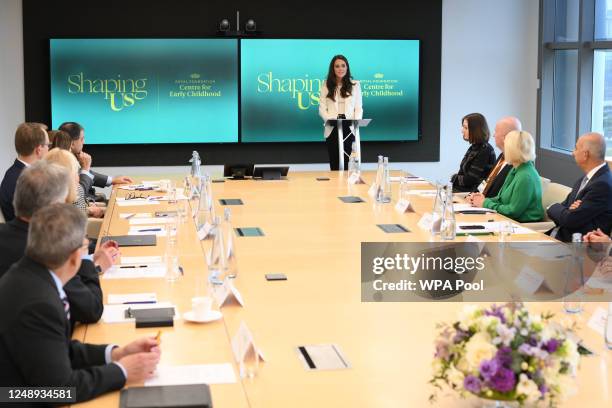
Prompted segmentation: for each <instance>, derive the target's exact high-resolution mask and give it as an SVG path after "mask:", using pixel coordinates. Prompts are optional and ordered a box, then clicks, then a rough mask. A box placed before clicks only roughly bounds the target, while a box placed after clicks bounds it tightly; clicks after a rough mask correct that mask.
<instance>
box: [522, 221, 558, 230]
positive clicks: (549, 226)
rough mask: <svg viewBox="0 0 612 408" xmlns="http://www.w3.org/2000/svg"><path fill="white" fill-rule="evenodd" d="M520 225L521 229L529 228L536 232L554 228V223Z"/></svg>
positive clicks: (524, 223) (543, 222)
mask: <svg viewBox="0 0 612 408" xmlns="http://www.w3.org/2000/svg"><path fill="white" fill-rule="evenodd" d="M520 225H521V227H525V228H529V229H532V230H534V231H538V232H546V231H548V230H549V229H552V228H554V227H555V223H554V222H552V221H542V222H523V223H521V224H520Z"/></svg>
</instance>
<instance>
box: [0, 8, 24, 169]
mask: <svg viewBox="0 0 612 408" xmlns="http://www.w3.org/2000/svg"><path fill="white" fill-rule="evenodd" d="M22 30H23V27H22V19H21V0H0V56H2V57H1V58H0V177H2V176H4V172H5V171H6V169H7V168H8V167H9V166H10V165H11V164H12V162H13V160H15V147H14V137H15V129H17V125H19V124H20V123H21V122H23V121H24V118H25V107H24V96H23V35H22Z"/></svg>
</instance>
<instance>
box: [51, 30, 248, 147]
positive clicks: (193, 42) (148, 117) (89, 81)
mask: <svg viewBox="0 0 612 408" xmlns="http://www.w3.org/2000/svg"><path fill="white" fill-rule="evenodd" d="M50 60H51V119H52V126H53V128H57V127H58V126H59V125H60V124H61V123H62V122H67V121H75V122H79V123H80V124H82V125H83V126H84V127H85V135H86V142H87V143H88V144H123V143H217V142H237V141H238V40H236V39H52V40H51V44H50Z"/></svg>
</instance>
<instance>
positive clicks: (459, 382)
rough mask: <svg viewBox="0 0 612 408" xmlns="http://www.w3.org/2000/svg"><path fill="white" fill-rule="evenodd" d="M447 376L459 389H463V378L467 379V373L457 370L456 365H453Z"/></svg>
mask: <svg viewBox="0 0 612 408" xmlns="http://www.w3.org/2000/svg"><path fill="white" fill-rule="evenodd" d="M446 376H447V377H446V378H448V381H449V382H450V383H451V384H452V385H453V386H454V387H455V389H457V390H462V389H463V380H464V379H465V375H464V374H463V373H462V372H461V371H459V370H457V369H456V368H455V366H454V365H452V364H451V366H450V367H449V368H448V370H447V371H446Z"/></svg>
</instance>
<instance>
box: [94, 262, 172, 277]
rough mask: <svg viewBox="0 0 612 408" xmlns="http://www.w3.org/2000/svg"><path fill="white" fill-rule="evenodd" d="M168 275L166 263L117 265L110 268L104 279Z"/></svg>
mask: <svg viewBox="0 0 612 408" xmlns="http://www.w3.org/2000/svg"><path fill="white" fill-rule="evenodd" d="M164 276H166V265H164V264H149V265H115V266H113V267H111V268H109V269H108V270H107V271H106V272H104V275H102V279H142V278H163V277H164Z"/></svg>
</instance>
